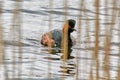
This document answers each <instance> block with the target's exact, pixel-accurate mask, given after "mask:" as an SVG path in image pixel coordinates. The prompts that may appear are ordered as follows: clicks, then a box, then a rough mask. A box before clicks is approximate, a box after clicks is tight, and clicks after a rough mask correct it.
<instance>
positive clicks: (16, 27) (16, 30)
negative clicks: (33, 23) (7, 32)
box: [12, 0, 22, 79]
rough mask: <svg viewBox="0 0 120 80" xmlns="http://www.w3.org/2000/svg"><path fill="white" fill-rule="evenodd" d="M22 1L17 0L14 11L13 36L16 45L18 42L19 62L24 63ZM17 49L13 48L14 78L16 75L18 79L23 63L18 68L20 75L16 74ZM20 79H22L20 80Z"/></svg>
mask: <svg viewBox="0 0 120 80" xmlns="http://www.w3.org/2000/svg"><path fill="white" fill-rule="evenodd" d="M21 3H22V1H21V0H15V9H14V11H13V20H12V21H13V26H12V36H13V43H14V44H16V41H18V43H17V44H18V58H19V59H18V60H19V61H20V62H22V48H21V47H22V44H21V38H22V32H21V14H20V9H21V6H22V4H21ZM15 49H16V48H15V47H13V77H14V76H15V75H17V76H18V78H19V77H20V75H21V73H22V70H21V68H22V63H20V65H19V67H20V68H18V69H19V70H18V71H19V73H18V74H15V70H14V69H15V66H16V63H15V61H16V60H15V57H16V56H15V54H16V53H15V52H14V51H15ZM19 79H20V78H19Z"/></svg>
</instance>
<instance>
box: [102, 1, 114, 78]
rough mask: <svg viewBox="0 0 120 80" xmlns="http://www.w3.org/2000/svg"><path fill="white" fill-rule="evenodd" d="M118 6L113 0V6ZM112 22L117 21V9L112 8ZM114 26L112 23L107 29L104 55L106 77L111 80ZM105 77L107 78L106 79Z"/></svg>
mask: <svg viewBox="0 0 120 80" xmlns="http://www.w3.org/2000/svg"><path fill="white" fill-rule="evenodd" d="M106 3H107V2H106ZM115 6H116V3H115V2H114V1H113V7H115ZM111 17H112V18H111V20H110V21H111V23H115V21H116V11H115V10H114V9H113V10H112V16H111ZM113 28H114V25H113V24H111V25H110V28H109V29H106V40H105V56H104V61H105V63H104V76H105V77H106V79H108V80H110V79H111V75H110V65H109V64H110V55H109V54H110V48H111V39H112V38H111V36H112V29H113ZM106 79H105V80H106Z"/></svg>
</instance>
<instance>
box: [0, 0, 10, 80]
mask: <svg viewBox="0 0 120 80" xmlns="http://www.w3.org/2000/svg"><path fill="white" fill-rule="evenodd" d="M2 5H3V0H0V70H1V69H2V65H3V69H4V71H5V75H4V77H5V80H9V78H8V72H7V65H6V64H5V61H4V59H5V44H4V39H3V38H4V36H3V34H4V32H3V25H2V22H3V18H2ZM1 71H2V70H1ZM0 77H1V76H0Z"/></svg>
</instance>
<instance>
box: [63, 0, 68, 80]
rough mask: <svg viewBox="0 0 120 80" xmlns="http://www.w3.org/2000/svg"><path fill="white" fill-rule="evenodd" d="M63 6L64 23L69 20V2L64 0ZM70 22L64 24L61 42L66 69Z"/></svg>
mask: <svg viewBox="0 0 120 80" xmlns="http://www.w3.org/2000/svg"><path fill="white" fill-rule="evenodd" d="M63 5H64V21H66V20H67V16H68V13H67V11H68V9H67V7H68V0H63ZM68 27H69V26H68V21H67V22H65V23H64V26H63V30H62V42H61V45H62V46H61V49H62V53H63V63H62V65H63V66H64V67H66V61H67V55H68V54H69V53H68ZM63 71H65V69H63ZM62 75H65V73H63V74H62ZM61 79H62V80H65V79H64V77H63V78H61Z"/></svg>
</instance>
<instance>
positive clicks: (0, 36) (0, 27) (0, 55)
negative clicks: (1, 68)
mask: <svg viewBox="0 0 120 80" xmlns="http://www.w3.org/2000/svg"><path fill="white" fill-rule="evenodd" d="M3 59H4V41H3V25H2V0H0V64H1V65H2V64H3Z"/></svg>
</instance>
